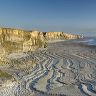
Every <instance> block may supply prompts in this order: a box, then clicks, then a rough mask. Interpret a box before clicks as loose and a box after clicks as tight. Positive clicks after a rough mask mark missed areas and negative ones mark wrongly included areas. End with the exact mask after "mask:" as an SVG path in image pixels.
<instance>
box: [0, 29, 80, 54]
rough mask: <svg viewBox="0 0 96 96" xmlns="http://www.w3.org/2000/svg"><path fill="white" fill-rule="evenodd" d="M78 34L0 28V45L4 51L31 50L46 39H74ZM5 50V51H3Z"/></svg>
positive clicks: (78, 36)
mask: <svg viewBox="0 0 96 96" xmlns="http://www.w3.org/2000/svg"><path fill="white" fill-rule="evenodd" d="M76 38H81V36H80V35H73V34H67V33H64V32H39V31H26V30H21V29H12V28H0V46H1V47H2V48H3V50H4V52H3V51H2V52H3V53H2V54H5V53H6V52H13V51H16V52H20V51H28V50H29V51H32V50H35V49H36V48H38V47H41V46H42V45H43V46H46V42H47V41H48V40H60V39H76ZM5 50H6V51H5Z"/></svg>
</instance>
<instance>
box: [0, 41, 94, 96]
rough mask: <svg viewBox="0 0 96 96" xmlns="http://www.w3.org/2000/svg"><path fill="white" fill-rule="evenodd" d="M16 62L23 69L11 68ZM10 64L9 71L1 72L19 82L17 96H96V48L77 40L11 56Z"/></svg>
mask: <svg viewBox="0 0 96 96" xmlns="http://www.w3.org/2000/svg"><path fill="white" fill-rule="evenodd" d="M13 55H14V56H13ZM15 55H16V56H15ZM16 60H17V61H18V62H22V63H23V64H24V65H22V66H21V65H20V66H19V65H18V66H19V67H20V68H18V66H15V68H14V67H13V68H11V67H12V66H11V67H10V64H11V63H13V61H14V62H15V63H16V62H17V61H16ZM32 60H35V62H34V63H32ZM7 62H8V64H9V63H10V64H9V68H8V66H7V67H6V66H4V65H3V67H1V66H0V69H2V70H5V71H7V72H8V73H10V74H11V75H12V76H13V77H14V78H15V79H16V80H17V81H18V84H16V85H15V86H14V87H15V89H16V90H13V93H14V94H15V95H16V94H19V95H16V96H55V95H56V96H88V95H90V96H95V95H96V74H95V73H96V46H93V45H86V44H82V43H81V42H74V40H69V41H67V40H66V41H58V42H51V43H50V42H49V43H48V44H47V47H46V48H39V49H38V50H36V51H34V52H25V53H12V54H10V55H8V56H7ZM22 63H21V64H22ZM16 67H17V69H16ZM10 91H11V89H10ZM10 91H9V92H10ZM13 93H12V94H13ZM1 94H3V93H2V92H1V91H0V95H1ZM1 96H5V95H1ZM6 96H10V95H7V94H6ZM11 96H14V95H11Z"/></svg>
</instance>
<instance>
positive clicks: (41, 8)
mask: <svg viewBox="0 0 96 96" xmlns="http://www.w3.org/2000/svg"><path fill="white" fill-rule="evenodd" d="M0 26H1V27H14V28H23V29H29V30H31V29H32V30H35V29H36V30H40V31H65V32H96V0H0Z"/></svg>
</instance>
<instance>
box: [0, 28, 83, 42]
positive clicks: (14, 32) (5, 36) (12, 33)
mask: <svg viewBox="0 0 96 96" xmlns="http://www.w3.org/2000/svg"><path fill="white" fill-rule="evenodd" d="M0 37H2V40H6V41H24V40H29V39H31V38H32V39H37V38H40V39H42V40H43V39H44V38H46V39H47V40H49V39H76V38H81V36H80V35H74V34H67V33H64V32H39V31H25V30H20V29H12V28H0Z"/></svg>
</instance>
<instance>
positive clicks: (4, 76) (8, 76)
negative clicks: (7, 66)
mask: <svg viewBox="0 0 96 96" xmlns="http://www.w3.org/2000/svg"><path fill="white" fill-rule="evenodd" d="M0 78H12V76H11V75H9V74H8V73H6V72H3V71H1V70H0Z"/></svg>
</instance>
